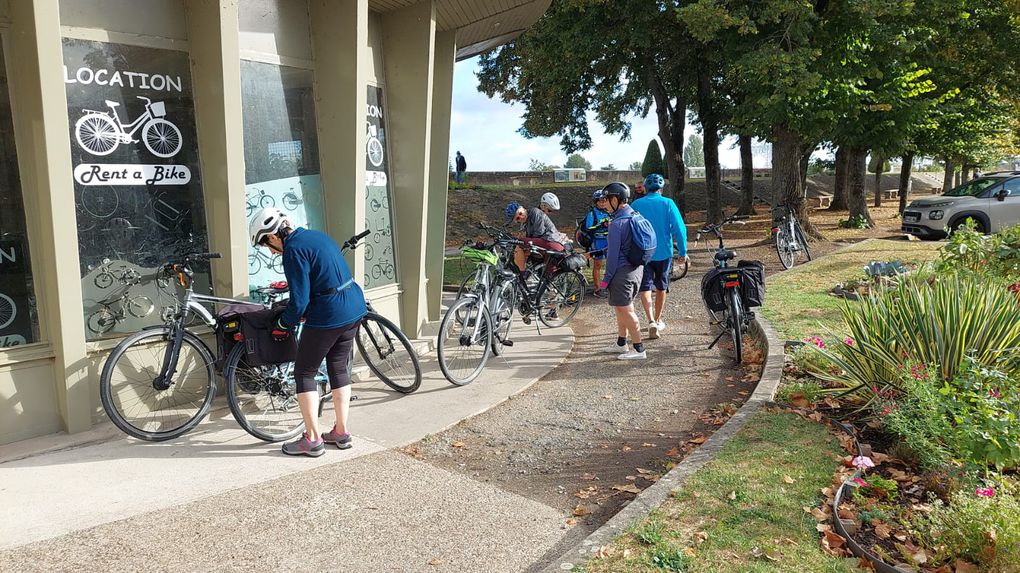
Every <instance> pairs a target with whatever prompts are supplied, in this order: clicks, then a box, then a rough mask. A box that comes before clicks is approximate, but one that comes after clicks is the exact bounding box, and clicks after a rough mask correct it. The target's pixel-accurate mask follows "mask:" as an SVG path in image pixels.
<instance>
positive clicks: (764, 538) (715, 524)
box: [575, 412, 857, 573]
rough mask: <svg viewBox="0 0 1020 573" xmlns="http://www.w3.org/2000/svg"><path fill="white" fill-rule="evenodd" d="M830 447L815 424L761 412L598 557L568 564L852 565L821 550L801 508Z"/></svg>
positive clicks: (810, 500) (828, 476) (597, 567)
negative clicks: (680, 486)
mask: <svg viewBox="0 0 1020 573" xmlns="http://www.w3.org/2000/svg"><path fill="white" fill-rule="evenodd" d="M839 456H842V451H841V450H840V448H839V445H838V442H837V440H836V439H835V438H834V437H833V436H832V435H831V434H829V432H828V430H827V429H826V428H825V427H824V426H822V425H820V424H816V423H814V422H809V421H807V420H805V419H803V418H801V417H799V416H796V415H793V414H774V413H765V412H761V413H759V414H757V416H756V417H755V418H754V419H753V420H751V421H750V422H749V423H748V424H747V425H746V426H744V428H743V429H742V430H741V431H740V432H739V433H738V434H737V435H736V436H735V437H734V438H733V439H731V440H730V441H729V443H727V444H726V446H725V447H724V448H723V450H722V452H720V454H719V455H718V456H717V457H716V458H715V459H714V460H713V461H711V462H709V463H708V464H707V465H706V466H705V467H703V468H701V469H700V470H698V471H697V472H696V473H695V474H694V475H693V476H691V478H690V480H689V481H688V482H687V483H686V484H685V485H684V486H683V487H682V488H681V489H679V490H677V491H676V492H674V495H673V497H672V498H671V499H669V500H667V501H666V502H665V503H663V505H662V506H661V507H660V508H659V509H658V510H657V511H655V512H653V513H652V514H650V515H649V516H648V517H647V518H646V519H645V520H644V521H642V522H641V523H639V524H637V525H636V526H634V527H632V528H631V529H630V531H628V532H627V533H625V534H623V535H621V536H620V537H618V538H617V539H616V540H615V541H614V542H613V544H612V545H610V546H609V547H608V548H607V549H605V550H604V551H603V553H604V554H605V557H603V558H596V559H593V560H591V561H590V562H588V563H587V564H585V565H582V566H578V567H576V568H575V571H579V572H585V573H644V572H653V571H654V572H660V571H692V572H694V571H696V572H698V573H707V572H718V573H724V572H734V573H737V572H740V573H745V572H765V571H798V572H813V571H817V572H832V573H837V572H850V571H856V570H857V569H856V568H855V563H856V560H852V559H851V560H847V559H841V558H836V557H832V556H829V555H827V554H825V553H823V552H822V550H821V549H820V547H819V535H818V533H817V532H816V531H815V524H816V523H817V521H816V520H815V519H814V518H813V517H812V516H811V515H810V514H808V513H806V512H805V511H804V509H803V508H804V507H817V506H818V504H819V502H820V499H821V495H820V490H821V489H822V488H825V487H828V486H829V485H830V484H831V480H832V471H833V468H834V466H835V464H836V462H835V459H837V458H838V457H839ZM791 481H792V483H790V482H791Z"/></svg>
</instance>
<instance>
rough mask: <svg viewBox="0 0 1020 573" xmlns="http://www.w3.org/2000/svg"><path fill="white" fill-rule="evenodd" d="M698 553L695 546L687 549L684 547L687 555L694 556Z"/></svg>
mask: <svg viewBox="0 0 1020 573" xmlns="http://www.w3.org/2000/svg"><path fill="white" fill-rule="evenodd" d="M697 554H698V552H697V551H695V550H694V548H693V547H688V548H687V549H684V555H685V556H687V557H694V556H695V555H697Z"/></svg>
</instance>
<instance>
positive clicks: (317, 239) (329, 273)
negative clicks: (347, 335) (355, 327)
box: [280, 228, 368, 329]
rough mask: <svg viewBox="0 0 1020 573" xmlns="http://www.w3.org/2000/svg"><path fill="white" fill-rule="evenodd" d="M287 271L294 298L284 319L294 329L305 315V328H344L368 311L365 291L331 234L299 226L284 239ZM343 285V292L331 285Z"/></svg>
mask: <svg viewBox="0 0 1020 573" xmlns="http://www.w3.org/2000/svg"><path fill="white" fill-rule="evenodd" d="M283 274H284V275H286V276H287V284H288V286H289V288H290V301H289V303H288V304H287V310H285V311H284V313H283V314H282V315H280V322H282V323H283V326H284V327H286V328H291V329H293V328H294V327H295V326H297V324H298V322H300V320H301V317H304V318H305V328H323V329H325V328H340V327H341V326H347V325H348V324H351V323H352V322H354V321H356V320H359V319H361V318H362V317H363V316H365V313H366V312H368V310H367V308H366V306H365V293H364V292H362V290H361V287H360V286H358V283H356V282H354V277H353V276H352V275H351V269H350V268H349V267H348V266H347V261H345V260H344V257H343V255H341V254H340V247H339V246H338V245H337V244H336V241H334V240H333V238H332V237H330V236H329V235H327V234H325V233H322V232H320V231H313V230H311V229H305V228H298V229H295V230H294V231H293V232H292V233H291V234H289V235H287V236H286V237H285V238H284V239H283ZM335 288H339V289H340V290H339V292H332V293H331V292H330V289H335Z"/></svg>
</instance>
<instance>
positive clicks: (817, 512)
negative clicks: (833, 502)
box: [808, 506, 829, 521]
mask: <svg viewBox="0 0 1020 573" xmlns="http://www.w3.org/2000/svg"><path fill="white" fill-rule="evenodd" d="M826 507H828V506H826ZM808 513H810V514H811V517H813V518H815V519H817V520H818V521H825V520H827V519H829V514H828V513H827V512H825V511H823V510H821V509H819V508H817V507H812V508H811V510H810V511H808Z"/></svg>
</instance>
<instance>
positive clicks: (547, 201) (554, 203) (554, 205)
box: [541, 193, 560, 211]
mask: <svg viewBox="0 0 1020 573" xmlns="http://www.w3.org/2000/svg"><path fill="white" fill-rule="evenodd" d="M541 204H542V205H544V206H546V207H548V208H550V209H552V210H553V211H559V210H560V198H559V197H557V196H556V194H555V193H546V194H545V195H542V203H541Z"/></svg>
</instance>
